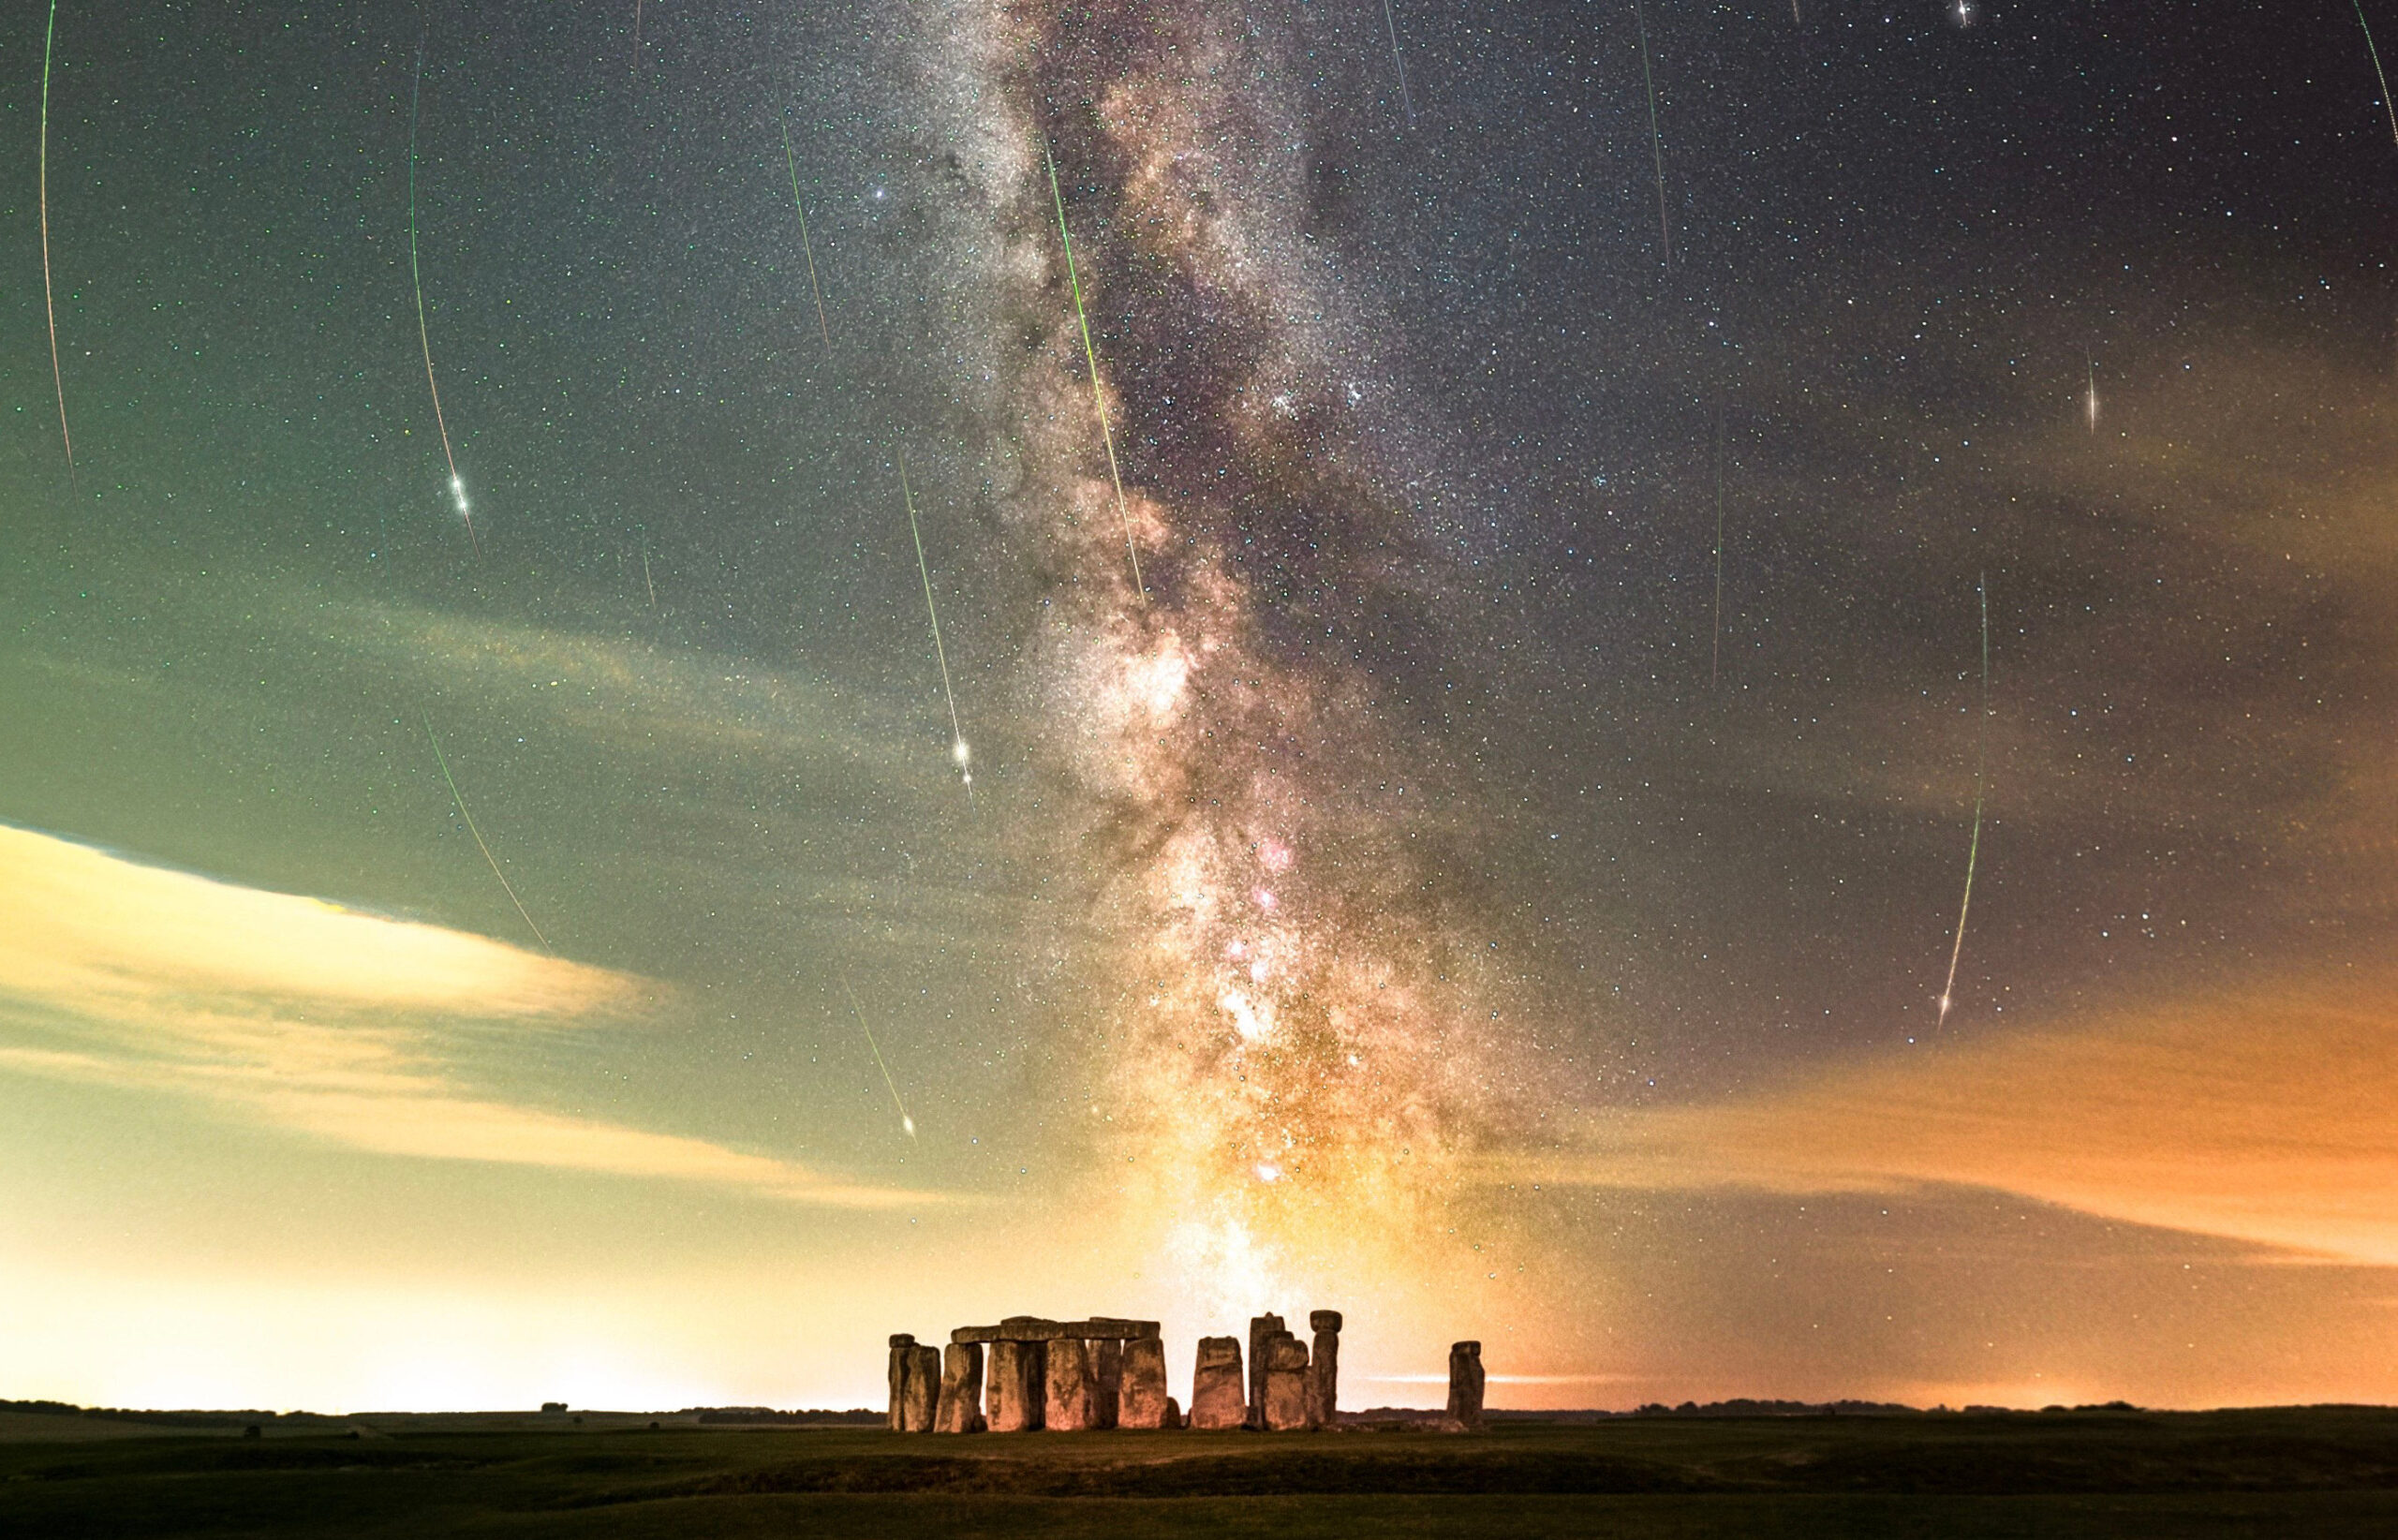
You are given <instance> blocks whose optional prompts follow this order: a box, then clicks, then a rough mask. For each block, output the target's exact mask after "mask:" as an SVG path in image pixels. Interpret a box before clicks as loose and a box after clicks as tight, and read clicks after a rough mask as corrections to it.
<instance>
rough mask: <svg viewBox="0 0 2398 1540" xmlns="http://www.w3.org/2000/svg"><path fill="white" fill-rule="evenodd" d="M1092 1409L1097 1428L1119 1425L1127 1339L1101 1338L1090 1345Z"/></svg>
mask: <svg viewBox="0 0 2398 1540" xmlns="http://www.w3.org/2000/svg"><path fill="white" fill-rule="evenodd" d="M1090 1377H1091V1410H1092V1411H1093V1412H1094V1413H1096V1414H1098V1417H1099V1420H1098V1421H1097V1422H1094V1423H1092V1424H1091V1426H1092V1427H1094V1428H1113V1427H1115V1426H1116V1423H1117V1417H1118V1411H1119V1402H1120V1401H1121V1399H1122V1393H1123V1389H1124V1341H1123V1340H1122V1339H1121V1338H1117V1337H1102V1338H1100V1339H1099V1340H1096V1341H1094V1342H1092V1343H1091V1344H1090Z"/></svg>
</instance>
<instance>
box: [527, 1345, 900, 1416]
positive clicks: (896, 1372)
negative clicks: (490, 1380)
mask: <svg viewBox="0 0 2398 1540" xmlns="http://www.w3.org/2000/svg"><path fill="white" fill-rule="evenodd" d="M915 1345H916V1339H915V1337H914V1335H913V1334H912V1333H910V1332H904V1331H895V1332H893V1333H892V1334H891V1364H890V1368H889V1370H888V1371H887V1372H888V1374H889V1377H890V1380H891V1422H890V1426H891V1430H892V1431H893V1432H895V1433H896V1432H899V1431H900V1430H901V1429H902V1427H903V1426H904V1425H905V1423H906V1422H907V1402H908V1354H909V1351H910V1349H912V1348H913V1347H914V1346H915ZM558 1404H559V1406H560V1407H561V1408H563V1407H564V1406H565V1404H566V1403H565V1402H563V1401H561V1402H559V1403H558ZM541 1410H543V1411H545V1412H546V1411H548V1410H549V1408H547V1407H543V1408H542V1409H541Z"/></svg>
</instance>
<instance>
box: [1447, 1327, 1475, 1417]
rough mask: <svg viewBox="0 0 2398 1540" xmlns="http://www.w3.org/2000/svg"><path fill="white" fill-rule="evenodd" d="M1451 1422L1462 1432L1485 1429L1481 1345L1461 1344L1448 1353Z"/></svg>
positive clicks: (1472, 1343) (1473, 1343)
mask: <svg viewBox="0 0 2398 1540" xmlns="http://www.w3.org/2000/svg"><path fill="white" fill-rule="evenodd" d="M1449 1422H1450V1424H1451V1425H1452V1426H1453V1427H1455V1428H1456V1429H1458V1431H1460V1432H1469V1433H1470V1432H1474V1431H1476V1430H1478V1429H1480V1428H1481V1427H1482V1344H1481V1343H1480V1342H1458V1343H1457V1344H1456V1345H1455V1346H1453V1347H1451V1348H1450V1349H1449Z"/></svg>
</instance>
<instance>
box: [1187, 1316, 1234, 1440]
mask: <svg viewBox="0 0 2398 1540" xmlns="http://www.w3.org/2000/svg"><path fill="white" fill-rule="evenodd" d="M1248 1420H1249V1401H1248V1399H1247V1398H1246V1397H1245V1396H1244V1395H1243V1394H1242V1385H1241V1377H1240V1339H1239V1338H1237V1337H1202V1338H1200V1339H1199V1362H1198V1366H1197V1367H1196V1368H1195V1369H1193V1370H1192V1374H1191V1423H1190V1426H1192V1428H1195V1429H1207V1430H1215V1429H1225V1428H1238V1427H1240V1426H1242V1425H1243V1424H1244V1423H1246V1422H1248Z"/></svg>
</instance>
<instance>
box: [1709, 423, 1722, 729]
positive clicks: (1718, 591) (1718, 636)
mask: <svg viewBox="0 0 2398 1540" xmlns="http://www.w3.org/2000/svg"><path fill="white" fill-rule="evenodd" d="M1723 663H1724V408H1723V407H1716V408H1715V629H1714V644H1713V646H1712V647H1711V648H1710V651H1709V653H1708V655H1707V688H1708V689H1710V690H1712V689H1714V688H1715V674H1716V671H1717V670H1718V669H1720V668H1721V667H1722V666H1723Z"/></svg>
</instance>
